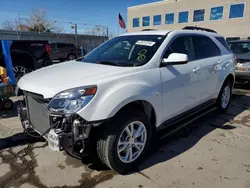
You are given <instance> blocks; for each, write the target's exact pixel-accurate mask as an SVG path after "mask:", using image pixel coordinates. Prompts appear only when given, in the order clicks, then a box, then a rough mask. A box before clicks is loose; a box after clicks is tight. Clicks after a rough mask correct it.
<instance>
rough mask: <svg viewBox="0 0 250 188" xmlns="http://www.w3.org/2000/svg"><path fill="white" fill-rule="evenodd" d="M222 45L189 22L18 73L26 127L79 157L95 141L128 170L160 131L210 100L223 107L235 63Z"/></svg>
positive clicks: (107, 160)
mask: <svg viewBox="0 0 250 188" xmlns="http://www.w3.org/2000/svg"><path fill="white" fill-rule="evenodd" d="M194 29H195V28H194ZM226 45H227V43H226V42H225V40H224V38H223V37H222V36H220V35H218V34H217V33H215V32H211V31H210V30H207V31H198V30H191V29H190V28H189V29H187V28H186V29H183V30H173V31H143V32H139V33H127V34H124V35H122V36H118V37H115V38H113V39H111V40H109V41H107V42H105V43H104V44H102V45H101V46H99V47H98V48H96V49H95V50H93V51H92V52H90V53H89V54H87V55H86V56H85V57H84V59H78V60H76V61H69V62H65V63H62V64H58V65H52V66H50V67H46V68H43V69H40V70H37V71H34V72H32V73H29V74H27V75H25V76H23V77H22V78H21V79H20V81H19V82H18V86H19V87H20V88H21V89H22V90H23V91H24V94H25V98H26V107H25V106H23V107H19V109H18V111H19V114H20V118H21V122H22V125H23V128H24V129H25V130H26V131H27V133H28V134H30V132H29V131H30V130H35V131H36V132H38V133H39V134H40V135H41V136H43V137H45V138H46V139H47V141H48V144H49V146H50V148H51V149H53V150H57V151H61V150H66V152H67V153H69V154H71V155H73V156H75V157H78V158H81V157H82V156H83V155H85V154H86V152H87V150H88V149H87V148H88V147H90V148H93V147H96V151H97V153H98V156H99V158H100V159H101V161H102V162H103V163H104V164H105V165H107V166H108V167H110V168H111V169H114V170H116V171H117V172H119V173H124V172H127V171H129V170H131V169H132V168H135V167H137V166H138V165H139V163H140V162H142V159H143V158H144V157H145V154H146V153H147V151H148V149H149V146H150V143H151V142H152V139H154V135H155V133H156V132H157V131H159V130H162V129H163V128H166V127H169V126H170V125H171V126H176V123H177V122H178V120H184V119H185V118H190V115H192V116H193V115H194V114H196V113H199V111H200V110H201V109H202V110H204V109H205V108H208V107H211V106H212V105H217V107H218V108H219V109H220V110H221V111H225V110H226V109H227V107H228V105H229V102H230V98H231V91H232V87H233V84H234V77H235V75H234V69H235V68H234V56H233V54H232V52H231V51H230V50H229V48H228V46H226Z"/></svg>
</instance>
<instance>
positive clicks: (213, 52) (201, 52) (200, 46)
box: [192, 36, 221, 59]
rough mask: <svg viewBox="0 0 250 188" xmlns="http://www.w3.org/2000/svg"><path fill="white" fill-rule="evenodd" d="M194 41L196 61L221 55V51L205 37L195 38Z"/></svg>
mask: <svg viewBox="0 0 250 188" xmlns="http://www.w3.org/2000/svg"><path fill="white" fill-rule="evenodd" d="M192 40H193V44H194V52H195V58H196V59H203V58H210V57H215V56H219V55H221V52H220V49H219V48H218V46H217V45H216V44H215V43H214V42H213V41H212V40H211V39H210V38H208V37H204V36H193V37H192ZM204 46H206V48H204ZM207 49H210V50H207Z"/></svg>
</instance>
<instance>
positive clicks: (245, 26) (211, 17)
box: [127, 0, 250, 39]
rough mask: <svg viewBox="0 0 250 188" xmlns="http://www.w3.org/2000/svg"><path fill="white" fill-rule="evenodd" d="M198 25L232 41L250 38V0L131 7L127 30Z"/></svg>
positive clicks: (176, 0) (169, 0) (175, 0)
mask: <svg viewBox="0 0 250 188" xmlns="http://www.w3.org/2000/svg"><path fill="white" fill-rule="evenodd" d="M185 26H198V27H205V28H210V29H213V30H216V31H217V32H218V33H220V34H222V35H224V36H225V37H227V38H229V39H234V38H235V37H236V38H238V37H240V38H248V37H250V0H164V1H159V2H155V3H149V4H144V5H138V6H133V7H128V22H127V27H128V28H127V31H128V32H135V31H141V30H143V29H181V28H183V27H185Z"/></svg>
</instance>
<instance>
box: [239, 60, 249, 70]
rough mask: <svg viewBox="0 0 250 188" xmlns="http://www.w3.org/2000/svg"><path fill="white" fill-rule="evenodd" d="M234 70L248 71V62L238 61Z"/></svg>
mask: <svg viewBox="0 0 250 188" xmlns="http://www.w3.org/2000/svg"><path fill="white" fill-rule="evenodd" d="M236 70H242V71H250V62H247V63H238V64H237V65H236Z"/></svg>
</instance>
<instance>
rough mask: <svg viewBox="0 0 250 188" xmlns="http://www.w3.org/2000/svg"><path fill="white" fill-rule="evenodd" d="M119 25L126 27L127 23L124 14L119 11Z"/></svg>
mask: <svg viewBox="0 0 250 188" xmlns="http://www.w3.org/2000/svg"><path fill="white" fill-rule="evenodd" d="M119 25H120V26H121V28H123V29H126V24H125V22H124V20H123V18H122V16H121V15H120V13H119Z"/></svg>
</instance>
